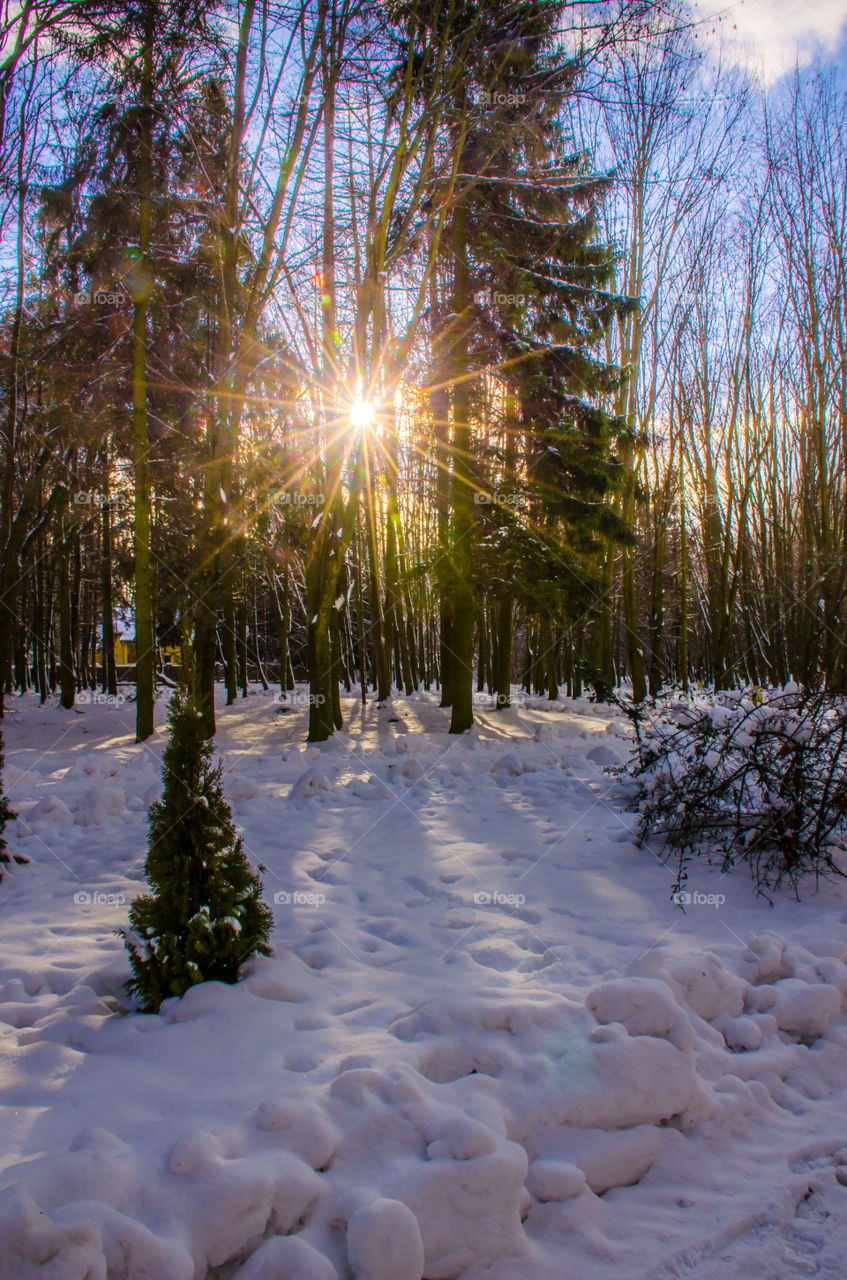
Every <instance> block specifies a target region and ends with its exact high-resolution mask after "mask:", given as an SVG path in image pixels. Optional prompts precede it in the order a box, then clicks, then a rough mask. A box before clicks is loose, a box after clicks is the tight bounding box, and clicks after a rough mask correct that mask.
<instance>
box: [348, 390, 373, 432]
mask: <svg viewBox="0 0 847 1280" xmlns="http://www.w3.org/2000/svg"><path fill="white" fill-rule="evenodd" d="M347 416H348V418H349V419H350V426H351V427H353V428H354V429H355V430H356V431H373V429H374V427H375V426H376V408H375V407H374V405H372V404H371V402H370V400H365V399H364V398H363V397H362V396H357V397H356V399H355V400H354V401H353V403H352V404H351V405H350V409H349V412H348V415H347Z"/></svg>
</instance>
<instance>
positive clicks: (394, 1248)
mask: <svg viewBox="0 0 847 1280" xmlns="http://www.w3.org/2000/svg"><path fill="white" fill-rule="evenodd" d="M347 1257H348V1259H349V1262H350V1266H351V1268H352V1271H353V1275H354V1276H355V1277H356V1280H421V1277H422V1276H423V1271H424V1247H423V1241H422V1240H421V1233H420V1228H419V1227H418V1222H417V1218H416V1217H415V1215H414V1214H413V1213H412V1211H411V1209H409V1208H407V1206H406V1205H405V1204H402V1203H401V1202H400V1201H399V1200H374V1201H373V1202H372V1203H371V1204H368V1205H364V1206H363V1207H362V1208H361V1209H357V1210H356V1212H355V1213H354V1214H353V1216H352V1218H351V1219H350V1221H349V1223H348V1224H347Z"/></svg>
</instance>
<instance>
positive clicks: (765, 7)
mask: <svg viewBox="0 0 847 1280" xmlns="http://www.w3.org/2000/svg"><path fill="white" fill-rule="evenodd" d="M697 6H698V8H699V9H700V10H701V11H702V12H703V13H705V14H709V15H714V16H715V17H716V18H717V19H719V30H720V32H721V34H722V36H723V41H724V49H725V52H726V54H727V55H728V56H729V57H731V58H733V59H734V60H736V61H738V62H744V63H747V64H749V63H751V62H752V63H753V65H754V66H756V67H757V68H758V69H759V70H760V71H761V72H762V74H763V77H764V79H765V80H766V82H768V83H773V82H774V81H775V80H778V79H779V78H780V76H782V75H784V74H785V72H786V71H790V70H791V69H792V68H793V67H794V65H795V62H797V61H799V62H800V63H801V65H803V64H806V63H809V62H812V61H814V60H815V59H817V58H821V59H823V60H825V61H830V60H833V61H840V62H841V63H842V65H843V64H844V63H845V62H847V53H845V48H847V45H845V41H846V40H847V0H736V2H735V3H734V2H733V0H697Z"/></svg>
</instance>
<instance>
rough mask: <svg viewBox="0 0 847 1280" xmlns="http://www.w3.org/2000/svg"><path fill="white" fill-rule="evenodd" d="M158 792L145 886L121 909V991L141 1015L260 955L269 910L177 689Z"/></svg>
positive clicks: (234, 974)
mask: <svg viewBox="0 0 847 1280" xmlns="http://www.w3.org/2000/svg"><path fill="white" fill-rule="evenodd" d="M169 728H170V741H169V742H168V745H167V748H166V750H165V753H164V758H163V761H162V777H163V780H164V784H165V786H164V791H163V793H162V798H161V800H159V801H157V802H156V803H155V804H153V805H151V806H150V811H149V815H148V821H149V843H148V853H147V862H146V864H145V874H146V876H147V879H148V881H149V883H150V887H151V889H152V890H153V892H152V893H151V894H147V895H145V896H144V897H140V898H136V899H135V901H134V902H133V904H132V906H131V907H130V911H129V923H130V928H129V929H128V930H121V931H120V933H121V936H122V937H123V939H124V943H125V945H126V947H127V950H128V951H129V954H130V965H131V967H132V973H133V976H132V978H131V979H130V980H129V982H128V984H127V989H128V990H129V991H130V992H131V993H133V994H135V995H136V996H138V997H139V998H140V999H141V1001H142V1004H143V1007H144V1010H145V1012H147V1013H156V1012H157V1011H158V1009H159V1007H160V1005H161V1003H162V1001H163V1000H166V999H168V997H169V996H182V995H184V994H185V992H186V991H187V990H188V988H189V987H193V986H195V985H196V984H197V983H198V982H210V981H216V982H235V981H236V980H237V978H238V971H239V968H240V966H241V965H242V964H243V963H244V961H245V960H247V959H248V958H249V957H250V956H252V955H256V954H258V955H269V954H270V947H269V946H268V935H269V933H270V929H271V924H272V923H273V920H272V916H271V913H270V911H269V910H268V908H267V907H266V906H265V904H264V903H263V902H262V900H261V891H262V886H261V882H260V881H259V879H258V877H257V876H256V875H254V874H253V872H252V870H251V868H250V864H249V863H248V861H247V858H246V855H245V853H244V849H243V847H242V843H241V839H240V837H239V836H238V835H237V833H236V830H235V827H234V826H233V823H232V814H231V813H230V809H229V805H228V804H227V802H226V800H225V799H224V795H223V790H222V787H221V766H220V764H218V765H217V766H213V765H212V746H211V743H210V742H209V741H208V739H206V738H205V737H204V729H203V721H202V718H201V716H200V713H199V712H198V711H197V709H196V707H195V706H194V704H193V702H192V701H191V699H190V698H189V696H188V694H187V693H186V691H185V690H184V689H178V690H177V692H176V693H175V694H174V697H173V699H172V701H171V707H170V716H169Z"/></svg>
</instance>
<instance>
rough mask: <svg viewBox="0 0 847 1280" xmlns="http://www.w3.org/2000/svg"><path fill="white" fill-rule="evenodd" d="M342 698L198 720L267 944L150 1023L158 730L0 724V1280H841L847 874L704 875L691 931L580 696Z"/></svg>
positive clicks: (106, 715) (65, 721)
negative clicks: (257, 899)
mask: <svg viewBox="0 0 847 1280" xmlns="http://www.w3.org/2000/svg"><path fill="white" fill-rule="evenodd" d="M301 692H302V691H301ZM343 708H344V714H345V718H346V727H345V729H344V731H343V732H342V733H340V734H338V735H337V736H336V738H334V739H333V740H332V741H330V742H329V743H326V744H324V745H323V746H322V747H315V746H311V747H310V746H306V745H305V741H304V740H305V728H306V710H305V707H304V706H303V705H302V703H301V705H297V706H295V707H293V708H291V709H285V708H283V707H282V706H281V705H280V703H279V701H278V699H277V697H276V695H275V693H274V692H273V691H271V692H268V693H263V692H262V691H261V690H260V689H253V690H251V694H250V696H249V697H248V698H247V699H244V700H239V702H238V703H237V704H236V705H235V706H233V707H229V708H223V707H221V710H220V717H219V733H218V739H217V745H218V748H219V750H220V753H221V756H222V759H223V762H224V785H225V791H226V795H227V797H228V799H229V800H230V802H231V804H232V809H233V814H234V817H235V821H236V823H237V825H238V827H239V830H240V831H241V832H242V834H243V837H244V842H245V847H246V850H247V853H248V855H249V856H250V857H251V859H252V860H253V862H254V863H256V864H259V863H261V864H262V865H263V866H264V868H266V869H265V871H264V872H263V880H264V884H265V891H266V896H267V899H268V901H269V903H271V904H272V909H273V912H274V916H275V927H274V932H273V944H274V948H275V954H274V955H273V956H272V957H271V958H269V959H262V960H259V961H256V962H252V963H250V964H249V965H248V966H247V974H246V976H245V978H244V980H243V981H242V982H241V983H239V984H238V985H237V986H235V987H225V986H221V985H219V984H214V983H209V984H204V985H202V986H200V987H196V988H194V989H193V990H192V991H190V992H189V993H188V995H187V996H186V997H185V998H184V999H183V1000H181V1001H169V1002H167V1003H166V1005H165V1006H164V1008H163V1011H162V1014H161V1015H160V1016H156V1017H152V1016H142V1015H139V1014H133V1013H131V1012H129V1008H130V1007H129V1004H128V1002H127V1000H126V998H125V996H124V995H123V983H124V981H125V979H126V978H127V976H128V973H129V968H128V962H127V958H126V953H125V951H124V948H123V945H122V943H121V940H120V938H119V937H117V936H116V935H115V932H114V930H115V929H117V928H118V927H120V926H121V925H123V924H125V922H126V912H127V906H128V903H129V901H130V900H131V898H132V897H133V896H135V895H136V894H138V893H139V892H142V891H144V888H145V885H144V879H143V864H144V857H145V851H146V813H145V811H146V808H147V806H148V805H149V804H150V803H151V801H152V800H153V799H155V798H156V796H157V795H158V793H159V790H160V779H159V771H160V761H161V753H162V749H163V745H164V734H163V733H162V732H158V733H157V734H156V736H155V738H154V739H153V740H151V741H150V742H148V743H145V744H141V745H136V744H135V742H134V741H133V728H134V723H133V722H134V707H133V706H132V704H131V703H129V702H126V703H124V704H122V705H113V704H104V705H101V704H93V705H85V706H82V707H79V708H78V709H77V710H76V711H71V712H65V711H61V710H60V709H59V708H58V707H57V706H56V705H55V704H54V705H47V706H45V707H39V705H38V703H37V701H36V700H35V699H34V698H31V697H29V696H27V697H25V698H23V699H12V700H11V702H10V706H9V712H8V715H7V718H6V720H5V722H4V734H5V739H6V772H5V778H6V789H7V792H8V795H9V799H10V801H11V803H12V805H13V807H14V808H15V809H16V810H17V812H18V814H19V819H18V821H17V822H14V823H12V824H11V825H10V827H9V828H8V832H7V834H8V838H9V844H10V850H11V852H19V853H22V854H25V855H26V856H27V857H28V858H30V860H31V861H30V863H29V864H28V865H25V866H20V867H14V868H13V869H12V871H11V872H10V874H9V875H8V876H7V877H6V878H5V879H4V880H3V883H2V885H0V1241H2V1242H3V1243H2V1245H0V1280H24V1278H29V1277H33V1278H36V1277H37V1278H38V1280H106V1278H107V1277H108V1280H201V1278H203V1277H206V1276H207V1275H211V1276H213V1277H216V1278H217V1280H231V1278H233V1277H236V1276H237V1277H238V1280H331V1278H332V1277H340V1278H343V1277H350V1276H355V1277H356V1278H357V1280H420V1278H421V1274H423V1276H424V1277H426V1280H451V1278H453V1277H463V1278H464V1280H482V1278H483V1277H485V1278H486V1280H613V1278H614V1280H681V1278H682V1277H696V1280H736V1278H737V1280H751V1278H753V1277H755V1280H788V1278H791V1280H793V1278H794V1277H806V1276H818V1277H826V1278H827V1280H843V1277H844V1276H845V1275H847V1185H845V1184H847V1069H846V1068H847V1016H845V1012H844V1010H847V965H845V964H844V963H843V962H842V959H841V957H842V956H845V955H847V882H846V883H844V884H842V883H824V884H821V885H820V886H815V885H814V883H811V884H809V885H808V886H801V894H800V901H799V902H798V901H795V900H794V897H793V896H792V895H791V893H790V892H784V893H783V892H780V893H779V894H776V895H774V898H773V905H770V904H769V903H768V902H767V901H766V900H764V899H763V898H757V897H756V896H755V895H754V891H753V886H752V881H751V880H750V878H749V877H748V876H747V874H746V872H744V871H743V870H741V871H736V872H734V873H733V874H732V875H730V876H726V875H724V876H722V875H721V874H720V873H719V871H718V870H716V869H714V868H710V867H709V866H707V865H705V864H704V865H699V864H698V865H697V866H696V867H695V868H694V870H693V873H692V875H691V877H690V883H689V885H688V890H689V891H690V892H691V894H692V897H693V898H696V900H695V901H692V902H691V903H689V905H688V906H687V907H686V909H685V910H684V911H683V910H682V909H681V908H680V907H679V906H678V905H676V904H675V903H674V902H672V901H671V899H670V891H671V885H672V883H673V878H674V873H673V868H672V866H671V865H665V864H663V863H662V861H661V860H660V859H659V858H658V857H657V856H656V854H655V852H653V851H651V850H650V849H649V848H638V847H637V846H636V845H635V843H634V842H633V831H634V826H635V819H634V816H633V815H632V814H630V813H628V812H626V788H625V784H623V783H622V782H620V781H619V780H617V779H616V778H614V777H610V776H609V775H608V774H607V773H605V772H604V768H605V767H607V766H609V765H613V764H615V763H617V762H619V761H622V760H624V759H625V758H626V756H627V754H628V751H629V749H630V744H629V742H628V734H629V732H630V730H629V726H628V722H627V721H626V719H625V718H624V717H623V716H621V715H620V714H619V713H617V712H615V711H610V710H609V709H608V708H606V707H602V708H601V707H598V706H595V705H593V704H591V703H590V702H588V701H587V700H566V699H564V698H562V699H560V700H559V701H558V702H556V703H548V702H546V701H544V700H542V699H529V700H528V701H526V702H525V703H524V704H522V705H521V706H519V707H515V708H513V709H511V710H510V711H508V712H505V713H494V712H492V711H490V710H487V709H485V708H484V707H480V708H478V709H477V710H478V719H479V723H478V725H477V726H476V727H475V728H474V729H473V730H472V732H471V733H470V734H468V735H465V736H463V737H460V738H451V737H450V736H449V735H448V734H447V732H446V730H447V723H448V715H449V713H447V712H445V711H441V710H439V708H438V706H437V699H436V697H435V695H433V694H428V693H422V694H420V695H417V696H415V697H412V698H399V697H398V698H396V699H395V700H394V701H393V702H392V703H391V704H387V705H385V706H383V707H377V706H376V705H375V704H373V703H369V704H368V705H367V706H366V707H364V708H362V707H361V704H360V703H358V702H357V701H356V699H355V698H354V697H346V698H344V699H343ZM165 712H166V706H165V701H164V700H163V701H162V702H160V704H159V706H158V709H157V722H158V724H159V725H163V723H164V718H165ZM404 1206H405V1207H404ZM410 1210H411V1212H409V1211H410ZM421 1243H422V1245H423V1250H424V1256H425V1261H424V1263H423V1267H422V1269H421V1262H420V1250H421Z"/></svg>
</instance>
